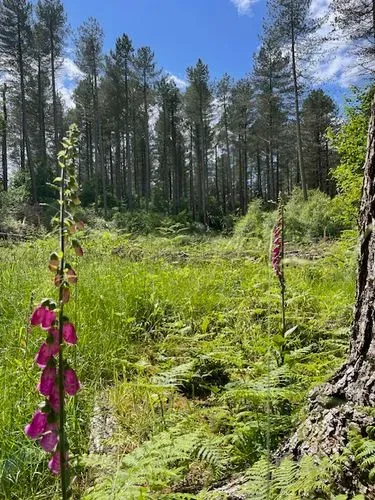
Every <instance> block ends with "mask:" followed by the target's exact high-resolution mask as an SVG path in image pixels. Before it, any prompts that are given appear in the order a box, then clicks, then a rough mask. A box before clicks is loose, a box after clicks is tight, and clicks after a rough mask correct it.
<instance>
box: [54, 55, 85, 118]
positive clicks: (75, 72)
mask: <svg viewBox="0 0 375 500" xmlns="http://www.w3.org/2000/svg"><path fill="white" fill-rule="evenodd" d="M56 76H57V78H56V86H57V88H58V90H59V92H60V94H61V96H62V99H63V101H64V103H65V106H66V107H67V108H68V109H69V108H74V106H75V105H74V101H73V91H74V89H75V87H76V85H77V83H78V82H79V80H81V79H82V78H83V73H82V71H81V70H80V69H79V68H78V66H77V65H76V64H75V62H74V61H73V59H71V58H70V57H66V58H64V60H63V61H62V62H61V64H60V66H59V68H58V70H57V74H56Z"/></svg>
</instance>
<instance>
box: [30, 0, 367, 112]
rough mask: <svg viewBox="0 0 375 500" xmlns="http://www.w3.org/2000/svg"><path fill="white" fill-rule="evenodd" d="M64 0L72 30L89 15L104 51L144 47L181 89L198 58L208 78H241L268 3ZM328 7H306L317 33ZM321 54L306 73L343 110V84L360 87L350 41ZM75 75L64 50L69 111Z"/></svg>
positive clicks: (319, 1)
mask: <svg viewBox="0 0 375 500" xmlns="http://www.w3.org/2000/svg"><path fill="white" fill-rule="evenodd" d="M34 1H35V0H34ZM63 1H64V6H65V10H66V12H67V16H68V20H69V23H70V25H71V27H72V29H73V31H75V30H76V29H77V28H78V26H79V25H80V24H81V23H82V22H84V21H85V20H87V19H88V18H89V17H90V16H92V17H96V18H97V19H98V21H99V22H100V24H101V26H102V27H103V30H104V34H105V42H104V50H105V52H108V51H109V50H110V49H111V48H113V47H114V44H115V40H116V38H117V37H118V36H120V35H122V34H123V33H127V34H128V35H129V36H130V38H131V39H132V40H133V44H134V46H135V48H137V47H140V46H142V45H149V46H150V47H151V48H152V49H153V50H154V52H155V57H156V61H157V63H158V65H159V67H160V68H163V69H164V70H165V71H166V72H168V73H170V74H171V75H173V76H174V78H175V80H176V82H177V83H178V84H179V85H180V86H181V87H182V88H183V84H184V79H185V74H186V68H187V67H188V66H191V65H193V64H195V62H196V61H197V59H198V58H199V57H200V58H201V59H203V61H204V62H205V63H207V64H208V66H209V70H210V74H211V78H212V79H218V78H220V77H221V76H222V75H223V74H224V73H225V72H227V73H229V74H230V75H231V76H233V77H234V78H236V79H238V78H241V77H243V76H245V75H246V74H247V73H248V72H249V71H250V70H251V67H252V56H253V54H254V52H256V51H257V49H258V47H259V44H260V38H259V36H260V34H261V32H262V24H263V17H264V15H265V9H266V0H63ZM331 1H332V0H312V2H311V15H312V16H314V17H316V18H321V17H322V16H326V18H327V21H326V22H325V24H323V26H322V28H321V34H322V35H327V34H328V33H329V32H330V30H331V29H332V28H331V26H330V22H329V15H328V14H329V5H330V2H331ZM70 46H71V47H73V42H72V41H71V42H70ZM320 48H321V49H322V57H321V59H320V60H319V62H318V63H316V65H315V67H314V68H313V69H312V70H311V68H309V69H310V70H311V71H310V77H309V84H310V85H312V86H313V87H323V88H324V89H325V90H326V91H327V92H328V93H329V94H330V95H331V96H332V97H334V99H335V100H336V101H337V102H338V104H339V105H341V104H342V103H343V97H344V96H345V95H347V94H348V93H349V86H350V85H352V84H358V83H359V82H360V81H361V75H360V74H359V73H358V65H356V64H355V62H356V61H355V58H353V55H352V53H351V50H350V42H343V41H340V42H339V43H337V42H329V43H327V44H326V46H324V47H321V46H320ZM307 66H311V63H310V62H308V64H307ZM79 77H80V72H79V70H78V68H77V67H76V66H75V64H74V54H73V51H70V52H68V53H67V57H66V58H65V62H64V64H63V66H62V68H61V70H60V76H59V89H60V91H61V93H62V94H63V97H64V99H65V102H66V104H67V105H68V106H72V105H73V103H72V99H71V95H72V89H73V88H74V86H75V85H76V83H77V80H78V78H79Z"/></svg>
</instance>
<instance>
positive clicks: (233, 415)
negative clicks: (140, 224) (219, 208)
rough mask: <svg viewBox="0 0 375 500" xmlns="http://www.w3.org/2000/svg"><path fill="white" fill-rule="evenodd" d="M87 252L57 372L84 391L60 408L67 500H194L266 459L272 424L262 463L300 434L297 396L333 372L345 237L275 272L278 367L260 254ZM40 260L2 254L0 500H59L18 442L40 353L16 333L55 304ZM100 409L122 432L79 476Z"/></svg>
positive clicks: (346, 296) (100, 245) (348, 295)
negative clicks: (37, 311) (71, 369)
mask: <svg viewBox="0 0 375 500" xmlns="http://www.w3.org/2000/svg"><path fill="white" fill-rule="evenodd" d="M86 240H87V241H85V249H86V254H85V257H84V258H83V259H81V260H80V261H79V264H78V272H79V283H78V286H77V289H76V291H75V295H76V297H75V300H73V301H72V302H71V303H70V304H69V306H68V309H69V314H70V316H71V318H72V319H74V320H75V321H76V323H77V327H78V334H79V343H78V346H77V348H70V349H69V356H71V358H72V360H73V364H74V365H75V366H76V367H77V371H78V373H79V376H80V379H81V381H82V386H83V388H82V391H81V392H80V393H79V395H78V397H77V398H76V399H75V400H72V401H70V402H69V405H68V414H69V421H68V433H69V440H70V450H71V455H72V456H73V460H72V464H73V470H72V472H73V475H74V482H73V484H74V492H75V495H76V496H77V498H80V497H84V498H91V499H96V498H98V499H99V498H102V499H106V498H119V499H120V498H129V499H132V498H134V499H138V498H171V499H172V498H176V499H177V498H196V495H197V492H198V491H202V492H203V491H205V489H206V488H208V487H209V485H210V484H212V483H213V482H214V481H217V480H218V479H221V478H223V477H226V476H229V475H230V474H231V473H233V472H236V471H240V470H244V469H246V468H248V467H251V466H252V465H253V464H254V463H255V462H256V461H257V460H258V459H259V458H261V457H262V456H263V455H264V453H265V448H266V440H267V432H268V427H269V423H270V429H269V431H270V440H271V445H272V447H273V448H275V447H276V446H277V445H278V443H279V442H280V441H281V440H282V439H284V438H285V436H286V435H287V434H288V432H290V430H291V429H293V427H294V426H295V425H296V423H297V422H298V420H299V419H300V418H301V416H302V414H303V411H304V402H305V400H306V395H307V393H308V391H309V389H311V387H313V386H314V385H316V384H318V383H321V382H322V381H323V380H325V379H326V378H327V377H328V376H329V375H330V374H331V373H333V371H334V370H335V369H336V368H337V367H338V366H340V364H341V363H342V361H343V359H344V358H345V355H346V350H347V347H348V332H349V325H350V322H351V315H352V305H353V300H354V275H355V245H354V243H353V241H354V239H353V236H352V235H346V237H345V238H343V239H342V240H341V241H338V242H335V243H333V244H331V245H327V244H325V245H319V244H317V245H316V251H317V253H318V254H319V251H320V253H322V252H323V253H324V256H323V257H322V258H319V259H316V260H314V261H302V260H296V259H294V260H293V259H292V260H290V261H289V262H288V268H287V270H286V277H287V322H288V328H292V327H296V329H295V330H293V332H291V333H290V335H289V336H288V337H287V342H286V345H285V350H286V362H285V365H284V366H282V367H278V366H277V363H276V360H277V353H278V351H279V349H280V345H281V343H282V339H281V337H280V317H279V294H278V284H277V281H276V280H275V278H274V277H273V274H272V270H270V266H269V264H268V262H267V256H266V251H265V248H266V247H267V244H264V243H262V242H261V241H259V240H256V239H252V240H249V241H247V242H246V243H244V242H241V240H239V239H236V238H233V239H230V238H224V237H215V236H212V237H203V236H201V237H198V236H185V235H184V236H177V237H174V238H173V237H170V238H162V237H152V236H148V237H141V236H139V237H137V238H134V237H132V236H130V235H123V236H121V235H118V234H115V233H111V232H105V233H102V234H99V233H90V235H89V236H87V237H86ZM53 250H55V242H54V240H53V239H51V238H48V239H46V240H43V241H37V242H34V243H32V244H22V245H19V246H14V247H6V248H0V287H1V290H2V293H1V299H0V464H1V465H0V474H1V482H0V498H5V499H30V500H31V499H47V498H54V496H55V497H56V498H58V484H57V482H56V481H55V479H54V478H51V477H50V475H49V473H48V471H46V464H47V457H46V456H45V453H44V452H42V451H41V450H39V449H38V447H37V446H36V445H35V444H34V443H32V442H30V441H29V440H27V439H26V437H25V436H24V434H23V428H24V426H25V424H26V423H27V422H28V421H29V419H30V417H31V416H32V414H33V411H34V409H35V407H36V405H37V404H38V403H39V402H40V396H39V395H38V393H37V391H36V384H37V381H38V369H37V368H36V367H35V366H34V363H33V358H34V356H35V353H36V351H37V349H38V345H39V344H40V342H41V339H42V338H43V333H42V331H40V330H34V331H33V332H29V331H28V324H27V320H28V317H29V313H30V309H31V307H32V305H33V304H35V303H36V302H37V301H39V300H40V298H42V297H45V296H50V295H51V294H53V293H55V291H54V289H53V286H52V281H51V275H50V273H49V272H48V270H47V265H46V263H47V259H48V255H49V253H50V251H53ZM268 353H271V360H270V370H271V373H270V377H269V379H270V382H269V381H268V375H267V366H268ZM269 385H270V387H269ZM103 394H105V395H106V396H107V397H108V399H109V401H110V403H111V404H112V406H113V409H114V410H113V411H114V413H115V414H116V416H117V418H118V422H119V426H120V428H119V429H118V430H117V433H116V435H115V436H114V437H113V439H112V441H113V443H114V445H116V452H115V457H114V458H110V459H109V460H106V459H105V457H104V458H103V457H89V458H84V459H82V458H80V459H79V460H78V457H83V456H84V455H85V454H86V453H87V450H88V439H89V424H90V418H91V416H92V412H93V407H94V403H95V401H96V400H97V398H98V397H101V396H102V395H103ZM268 405H270V409H271V415H270V418H269V420H268V417H267V407H268ZM75 457H77V460H76V458H75ZM194 485H195V487H194ZM189 488H190V489H189ZM183 491H185V493H184V494H183V495H185V496H180V497H179V496H178V495H179V494H180V493H181V492H183ZM124 492H126V493H124ZM202 494H203V493H202ZM181 495H182V493H181ZM187 495H190V496H187Z"/></svg>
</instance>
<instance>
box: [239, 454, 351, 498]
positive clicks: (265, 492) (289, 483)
mask: <svg viewBox="0 0 375 500" xmlns="http://www.w3.org/2000/svg"><path fill="white" fill-rule="evenodd" d="M341 470H342V459H340V457H337V456H333V457H331V458H328V457H324V458H321V459H319V458H315V457H310V456H304V457H302V459H300V460H299V461H298V462H295V461H293V460H291V459H290V458H284V459H283V460H282V461H281V463H280V464H279V465H277V466H275V465H274V464H270V463H269V462H268V461H267V460H265V459H263V460H260V461H259V462H257V463H256V464H255V465H254V466H253V467H251V468H250V470H249V471H248V473H247V476H248V482H247V483H246V485H245V486H244V492H246V494H247V495H248V497H247V498H254V499H255V498H256V499H259V500H263V499H264V500H282V499H287V500H301V499H306V500H307V499H309V500H314V499H317V498H319V499H322V500H330V499H332V498H334V496H333V495H334V494H335V492H336V487H337V485H336V481H337V479H338V477H339V474H340V471H341ZM268 478H269V479H268ZM267 479H268V480H267Z"/></svg>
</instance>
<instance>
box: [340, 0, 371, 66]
mask: <svg viewBox="0 0 375 500" xmlns="http://www.w3.org/2000/svg"><path fill="white" fill-rule="evenodd" d="M330 7H331V9H332V11H333V14H334V26H335V27H336V28H338V29H339V30H341V32H340V34H339V36H341V34H342V33H343V34H344V35H345V36H346V37H347V38H348V39H349V40H352V41H353V42H354V49H355V52H356V53H357V54H359V56H360V58H361V60H362V61H363V63H364V65H365V67H367V69H370V70H371V71H372V72H374V71H375V65H374V56H375V2H374V0H333V1H332V3H331V6H330Z"/></svg>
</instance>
